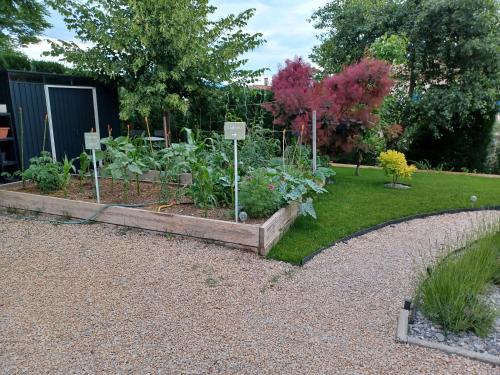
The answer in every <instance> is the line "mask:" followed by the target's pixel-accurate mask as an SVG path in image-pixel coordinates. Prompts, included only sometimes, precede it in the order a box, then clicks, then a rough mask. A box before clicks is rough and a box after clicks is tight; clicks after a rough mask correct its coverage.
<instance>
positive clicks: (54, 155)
mask: <svg viewBox="0 0 500 375" xmlns="http://www.w3.org/2000/svg"><path fill="white" fill-rule="evenodd" d="M43 88H44V91H45V103H46V105H47V115H48V118H49V134H50V145H51V148H52V158H53V159H54V161H56V160H57V153H56V142H55V140H54V128H53V123H52V109H51V107H50V95H49V94H50V93H49V89H50V88H58V89H77V90H92V101H93V104H94V121H95V131H96V133H97V134H98V136H99V138H101V132H100V129H99V128H100V126H99V111H98V109H97V92H96V88H95V87H93V86H67V85H44V87H43Z"/></svg>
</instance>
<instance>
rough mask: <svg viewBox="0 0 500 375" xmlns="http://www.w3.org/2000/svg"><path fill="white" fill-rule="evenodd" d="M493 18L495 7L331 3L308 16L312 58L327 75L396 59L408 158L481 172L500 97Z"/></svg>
mask: <svg viewBox="0 0 500 375" xmlns="http://www.w3.org/2000/svg"><path fill="white" fill-rule="evenodd" d="M499 14H500V13H499V2H498V0H400V1H396V0H376V1H368V0H342V1H341V0H335V1H331V2H330V3H328V4H327V5H325V6H324V7H322V8H320V9H319V10H318V11H317V12H315V13H314V15H313V21H314V25H315V27H316V28H318V29H319V30H321V32H322V34H321V37H320V41H321V43H320V45H319V46H317V47H316V48H315V49H314V51H313V56H312V57H313V60H314V61H316V62H317V63H318V64H319V65H320V66H321V67H322V68H323V69H324V70H325V71H327V72H335V71H339V70H340V69H341V67H342V66H343V65H345V64H351V63H353V62H356V61H360V60H361V59H362V58H363V56H365V55H366V54H367V53H368V54H370V53H371V54H373V55H375V56H376V57H379V58H380V57H382V58H386V59H387V60H392V59H397V60H398V63H402V64H404V69H402V73H403V74H398V76H397V78H398V80H399V81H400V82H399V84H398V85H397V87H399V88H404V89H405V90H404V91H401V93H403V95H404V96H405V97H400V98H399V99H398V101H397V102H398V103H400V104H401V106H400V107H399V111H401V114H402V120H403V121H402V123H403V125H405V126H406V128H407V134H409V135H411V137H412V139H411V142H410V143H411V144H410V150H409V151H410V156H411V157H412V158H414V160H422V159H424V158H426V159H427V160H429V161H431V162H432V163H433V164H439V163H445V164H447V167H449V168H451V167H454V168H460V167H467V168H469V169H481V165H482V161H483V160H484V159H485V155H484V152H482V150H485V149H486V148H487V144H488V142H489V139H490V134H491V128H492V124H493V118H494V114H495V113H496V111H497V109H498V108H497V106H496V104H495V103H496V101H498V99H499V92H500V16H499ZM402 48H403V51H402ZM401 52H403V53H401ZM394 54H396V55H394ZM405 60H406V61H405ZM393 61H394V60H393Z"/></svg>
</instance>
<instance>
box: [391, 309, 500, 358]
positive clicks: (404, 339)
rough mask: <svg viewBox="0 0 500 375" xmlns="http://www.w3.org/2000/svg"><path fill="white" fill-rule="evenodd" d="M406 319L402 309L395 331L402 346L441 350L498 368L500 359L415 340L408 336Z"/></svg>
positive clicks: (407, 317)
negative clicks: (408, 345) (409, 345)
mask: <svg viewBox="0 0 500 375" xmlns="http://www.w3.org/2000/svg"><path fill="white" fill-rule="evenodd" d="M408 319H409V311H408V310H405V309H402V310H401V311H400V312H399V318H398V325H397V330H396V341H397V342H400V343H403V344H411V345H417V346H421V347H423V348H429V349H436V350H441V351H443V352H445V353H447V354H456V355H460V356H463V357H467V358H470V359H475V360H478V361H481V362H485V363H488V364H490V365H493V366H500V357H497V356H494V355H491V354H487V353H478V352H474V351H472V350H466V349H463V348H455V347H453V346H449V345H445V344H440V343H437V342H430V341H426V340H421V339H417V338H415V337H411V336H409V335H408Z"/></svg>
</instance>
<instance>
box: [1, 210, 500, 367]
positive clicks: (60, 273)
mask: <svg viewBox="0 0 500 375" xmlns="http://www.w3.org/2000/svg"><path fill="white" fill-rule="evenodd" d="M493 217H495V218H497V219H498V218H500V213H499V212H495V213H492V212H481V213H462V214H452V215H443V216H439V217H431V218H427V219H417V220H413V221H411V222H407V223H402V224H398V225H394V226H390V227H386V228H383V229H381V230H379V231H376V232H372V233H369V234H367V235H364V236H362V237H359V238H356V239H353V240H351V241H349V242H348V243H347V244H339V245H337V246H335V247H333V248H331V249H330V250H328V251H325V252H323V253H321V254H320V255H318V256H317V257H315V258H314V259H313V260H312V261H311V262H309V263H308V264H307V265H305V266H304V267H303V268H298V267H293V266H291V265H288V264H285V263H280V262H275V261H268V260H265V259H261V258H258V257H257V256H255V255H253V254H248V253H243V252H241V251H237V250H231V249H227V248H223V247H220V246H216V245H210V244H204V243H202V242H198V241H195V240H190V239H179V238H174V237H169V236H163V235H157V234H151V233H141V232H137V231H131V230H126V229H123V228H119V227H113V226H108V225H101V224H98V225H90V226H68V225H58V226H54V225H51V224H47V223H41V222H25V221H18V220H16V219H15V218H0V238H1V243H0V373H2V374H17V373H29V374H32V373H37V374H39V373H54V374H70V373H71V374H84V373H85V374H94V373H103V374H104V373H105V374H109V373H118V374H123V373H141V374H146V373H154V374H170V373H182V374H205V373H224V374H230V373H238V374H278V373H282V374H315V373H322V374H335V373H338V374H465V373H472V374H498V369H494V368H492V367H491V366H488V365H487V364H484V363H480V362H476V361H473V360H469V359H466V358H462V357H457V356H448V355H446V354H443V353H441V352H439V351H435V350H431V349H425V348H419V347H415V346H410V345H403V344H398V343H396V342H395V340H394V336H395V329H396V319H397V316H398V314H399V310H400V308H401V307H402V303H403V299H404V298H405V297H408V296H409V295H410V294H411V273H412V272H411V271H412V267H413V265H414V259H415V257H418V256H420V254H421V253H422V252H427V253H429V254H432V253H433V252H434V251H435V250H436V249H437V248H438V247H439V246H440V245H441V244H442V243H444V242H445V241H447V240H449V238H452V236H450V233H454V232H459V233H463V232H466V231H469V230H470V229H471V228H472V226H473V223H474V222H475V221H477V220H478V219H479V218H488V219H492V218H493Z"/></svg>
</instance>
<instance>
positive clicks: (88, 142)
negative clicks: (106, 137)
mask: <svg viewBox="0 0 500 375" xmlns="http://www.w3.org/2000/svg"><path fill="white" fill-rule="evenodd" d="M83 137H84V139H85V148H86V149H87V150H100V149H101V138H99V134H97V133H94V132H92V133H90V132H89V133H83Z"/></svg>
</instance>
